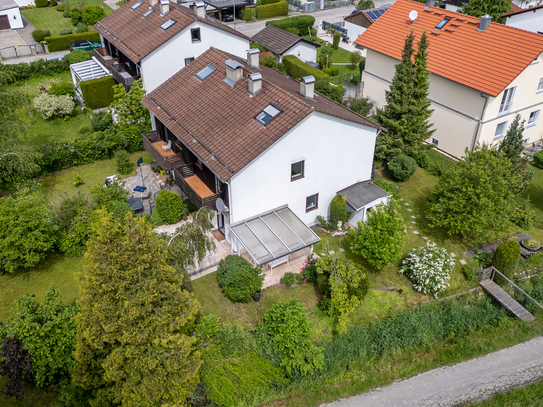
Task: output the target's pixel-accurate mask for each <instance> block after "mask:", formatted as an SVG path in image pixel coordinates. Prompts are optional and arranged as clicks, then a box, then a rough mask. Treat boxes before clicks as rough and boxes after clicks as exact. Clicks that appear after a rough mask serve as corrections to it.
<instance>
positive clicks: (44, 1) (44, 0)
mask: <svg viewBox="0 0 543 407" xmlns="http://www.w3.org/2000/svg"><path fill="white" fill-rule="evenodd" d="M35 3H36V7H49V1H48V0H36V1H35Z"/></svg>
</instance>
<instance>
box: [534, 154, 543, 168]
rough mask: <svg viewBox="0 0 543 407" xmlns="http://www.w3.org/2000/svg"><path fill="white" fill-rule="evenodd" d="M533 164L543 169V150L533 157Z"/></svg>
mask: <svg viewBox="0 0 543 407" xmlns="http://www.w3.org/2000/svg"><path fill="white" fill-rule="evenodd" d="M533 164H534V165H535V166H536V167H537V168H541V169H543V150H539V151H538V152H537V153H535V154H534V156H533Z"/></svg>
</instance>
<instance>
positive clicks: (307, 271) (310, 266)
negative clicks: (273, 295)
mask: <svg viewBox="0 0 543 407" xmlns="http://www.w3.org/2000/svg"><path fill="white" fill-rule="evenodd" d="M300 271H301V272H302V273H301V274H299V275H301V276H302V277H301V281H303V282H304V283H305V282H308V283H309V282H313V281H316V280H317V259H315V258H313V256H310V257H308V258H307V259H305V261H304V265H303V266H302V268H301V270H300ZM296 277H298V275H297V276H296Z"/></svg>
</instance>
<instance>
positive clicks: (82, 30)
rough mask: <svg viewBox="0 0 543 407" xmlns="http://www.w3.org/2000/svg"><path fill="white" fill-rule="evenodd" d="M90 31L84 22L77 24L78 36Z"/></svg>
mask: <svg viewBox="0 0 543 407" xmlns="http://www.w3.org/2000/svg"><path fill="white" fill-rule="evenodd" d="M88 30H89V29H88V28H87V25H86V24H85V23H82V22H79V23H77V26H76V27H75V32H76V33H77V34H81V33H86V32H87V31H88Z"/></svg>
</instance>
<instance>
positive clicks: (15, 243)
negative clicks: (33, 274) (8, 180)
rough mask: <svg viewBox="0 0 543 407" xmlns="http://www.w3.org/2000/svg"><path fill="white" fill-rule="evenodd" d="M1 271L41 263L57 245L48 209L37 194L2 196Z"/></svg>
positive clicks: (0, 213) (0, 230)
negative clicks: (13, 196)
mask: <svg viewBox="0 0 543 407" xmlns="http://www.w3.org/2000/svg"><path fill="white" fill-rule="evenodd" d="M0 224H1V225H2V227H0V271H1V272H6V271H7V272H10V273H12V272H13V271H15V269H17V268H28V267H33V266H35V265H37V264H38V263H39V262H41V261H42V260H43V259H44V258H45V256H46V255H47V252H49V251H50V250H51V249H52V248H53V246H54V244H55V232H56V228H55V227H54V226H53V224H52V216H51V213H50V211H49V208H48V207H47V206H46V204H45V203H44V202H43V200H42V199H41V198H40V197H38V196H36V195H29V196H20V197H19V198H17V199H15V198H12V197H7V198H0Z"/></svg>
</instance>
